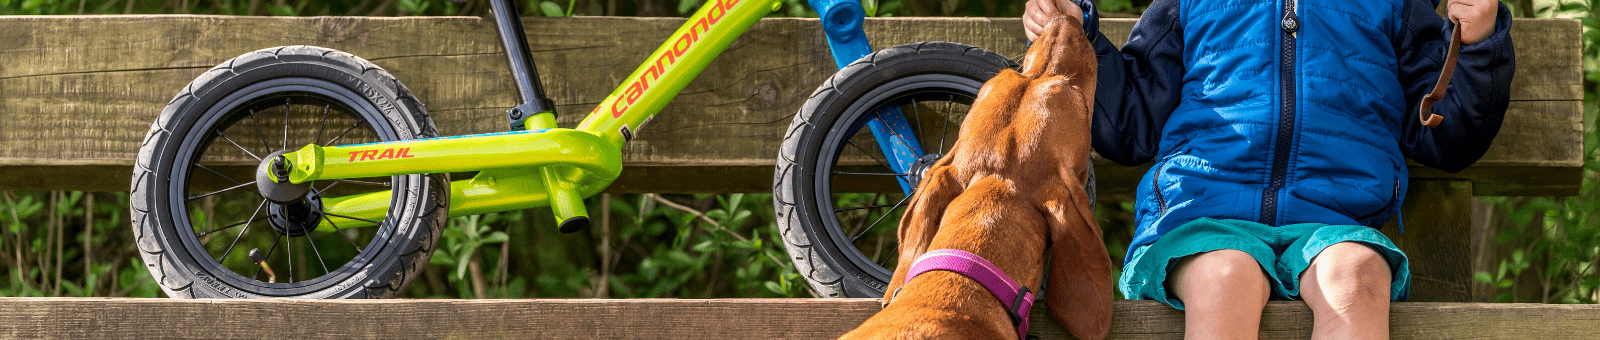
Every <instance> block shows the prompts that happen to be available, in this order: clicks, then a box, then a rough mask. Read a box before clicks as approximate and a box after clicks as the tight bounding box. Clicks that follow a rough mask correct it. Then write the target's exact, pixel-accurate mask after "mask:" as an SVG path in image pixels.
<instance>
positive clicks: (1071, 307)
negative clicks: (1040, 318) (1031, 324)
mask: <svg viewBox="0 0 1600 340" xmlns="http://www.w3.org/2000/svg"><path fill="white" fill-rule="evenodd" d="M1058 188H1059V189H1057V190H1051V191H1050V192H1048V193H1046V194H1047V195H1048V196H1045V197H1049V198H1048V199H1047V200H1046V201H1045V202H1044V203H1043V204H1044V205H1045V207H1044V210H1045V212H1046V217H1047V219H1048V220H1049V221H1050V242H1051V246H1050V278H1049V280H1050V282H1048V283H1046V284H1047V285H1048V287H1049V288H1048V289H1047V290H1046V291H1045V293H1044V295H1045V304H1046V305H1047V306H1049V307H1050V314H1051V315H1052V316H1055V318H1056V321H1058V322H1061V325H1062V326H1065V327H1066V328H1067V331H1068V332H1071V333H1072V336H1074V337H1077V338H1079V339H1103V338H1105V337H1106V334H1107V333H1109V332H1110V331H1111V300H1112V299H1111V298H1112V297H1113V295H1112V294H1113V293H1112V291H1111V256H1110V255H1109V254H1107V253H1106V246H1105V241H1104V240H1103V239H1101V234H1100V226H1099V224H1097V223H1096V222H1095V220H1094V212H1093V211H1091V210H1090V209H1089V197H1088V193H1086V192H1085V191H1084V189H1083V185H1082V184H1078V183H1076V182H1069V183H1067V186H1066V187H1058Z"/></svg>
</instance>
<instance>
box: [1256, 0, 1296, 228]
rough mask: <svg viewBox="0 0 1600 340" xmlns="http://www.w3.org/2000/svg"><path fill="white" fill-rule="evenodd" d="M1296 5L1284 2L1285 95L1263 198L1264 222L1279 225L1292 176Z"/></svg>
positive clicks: (1282, 83) (1280, 73) (1281, 82)
mask: <svg viewBox="0 0 1600 340" xmlns="http://www.w3.org/2000/svg"><path fill="white" fill-rule="evenodd" d="M1294 8H1295V0H1286V1H1284V4H1283V20H1281V21H1279V27H1280V28H1282V30H1281V32H1282V36H1283V43H1282V45H1281V46H1280V50H1279V54H1278V57H1279V58H1280V60H1279V62H1278V63H1279V67H1278V87H1279V92H1281V93H1282V97H1280V98H1279V101H1280V102H1281V104H1280V106H1279V109H1278V110H1279V113H1278V135H1277V138H1276V139H1277V140H1276V142H1275V143H1274V144H1273V145H1274V147H1273V150H1272V180H1271V182H1270V183H1269V185H1268V187H1267V191H1266V192H1264V193H1262V198H1261V223H1262V224H1266V225H1269V226H1276V225H1277V222H1278V191H1281V190H1283V187H1284V182H1285V181H1286V177H1288V172H1289V152H1290V146H1291V145H1293V144H1292V143H1294V120H1295V112H1294V111H1295V110H1294V99H1295V82H1294V75H1295V59H1294V46H1295V32H1296V31H1298V30H1299V29H1300V19H1299V18H1297V17H1296V16H1295V13H1294Z"/></svg>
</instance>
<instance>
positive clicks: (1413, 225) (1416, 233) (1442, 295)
mask: <svg viewBox="0 0 1600 340" xmlns="http://www.w3.org/2000/svg"><path fill="white" fill-rule="evenodd" d="M1472 185H1473V183H1472V182H1470V181H1463V180H1413V181H1411V185H1410V187H1409V188H1407V190H1406V201H1405V205H1404V206H1402V207H1401V208H1400V216H1397V217H1396V218H1394V219H1391V220H1390V221H1389V223H1388V224H1387V225H1384V227H1383V229H1382V231H1383V233H1384V235H1385V236H1388V237H1389V240H1391V241H1394V244H1395V246H1398V247H1400V251H1402V252H1405V253H1406V256H1407V258H1408V259H1409V261H1410V264H1411V265H1410V269H1411V301H1422V302H1460V301H1471V300H1470V299H1471V298H1472V289H1471V288H1472V271H1473V267H1472V254H1474V252H1475V251H1476V250H1477V249H1474V248H1473V247H1472ZM1399 220H1404V224H1401V225H1396V222H1397V221H1399Z"/></svg>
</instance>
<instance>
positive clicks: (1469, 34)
mask: <svg viewBox="0 0 1600 340" xmlns="http://www.w3.org/2000/svg"><path fill="white" fill-rule="evenodd" d="M1028 4H1030V5H1032V4H1033V2H1029V3H1028ZM1499 5H1500V1H1498V0H1450V4H1449V6H1450V7H1449V8H1450V20H1451V21H1456V22H1457V23H1458V24H1457V25H1456V29H1459V30H1461V44H1463V45H1472V44H1476V43H1478V42H1479V41H1483V39H1486V38H1488V37H1489V33H1490V32H1493V31H1494V22H1495V14H1496V13H1498V12H1499V11H1500V9H1499V8H1500V7H1499ZM1028 9H1029V10H1032V9H1033V8H1032V7H1029V8H1028ZM1024 16H1025V17H1026V15H1024ZM1023 21H1027V19H1023ZM1023 26H1027V24H1023ZM1030 34H1031V33H1030ZM1030 37H1031V35H1030Z"/></svg>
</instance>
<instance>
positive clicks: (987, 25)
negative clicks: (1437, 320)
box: [0, 15, 1582, 195]
mask: <svg viewBox="0 0 1600 340" xmlns="http://www.w3.org/2000/svg"><path fill="white" fill-rule="evenodd" d="M1515 22H1516V24H1514V26H1513V28H1512V30H1513V35H1514V37H1513V39H1515V40H1516V41H1517V44H1516V46H1517V53H1518V71H1517V78H1516V79H1514V80H1513V81H1514V90H1513V94H1512V96H1513V100H1514V102H1513V104H1512V107H1511V109H1510V110H1509V112H1508V113H1507V122H1506V127H1505V128H1504V129H1503V130H1502V132H1501V134H1500V136H1499V138H1497V139H1496V143H1495V145H1494V146H1493V147H1492V148H1491V149H1490V151H1489V153H1488V154H1487V155H1485V156H1484V158H1483V160H1481V161H1480V162H1479V163H1478V164H1479V165H1478V166H1477V167H1475V168H1473V169H1469V170H1468V171H1464V172H1462V173H1459V174H1445V173H1443V172H1439V171H1432V170H1430V169H1425V168H1420V167H1413V170H1414V172H1415V173H1416V174H1417V175H1418V176H1417V177H1418V178H1463V179H1470V180H1473V181H1474V182H1476V183H1478V185H1476V186H1475V188H1477V189H1476V190H1478V191H1477V192H1476V193H1477V194H1480V195H1494V194H1557V195H1562V194H1572V193H1576V190H1577V186H1578V184H1579V183H1580V181H1579V178H1580V176H1581V170H1580V169H1581V164H1582V163H1581V156H1580V155H1581V148H1582V147H1581V143H1578V142H1575V141H1578V140H1580V138H1581V135H1582V129H1581V123H1578V122H1579V121H1580V120H1581V118H1579V117H1581V116H1582V113H1581V109H1579V105H1580V104H1579V103H1580V102H1581V98H1582V96H1581V76H1580V74H1581V60H1580V58H1579V53H1580V52H1579V49H1580V47H1581V46H1579V45H1578V41H1579V39H1578V37H1577V35H1578V34H1579V32H1580V28H1579V24H1578V22H1577V21H1575V20H1566V19H1521V18H1519V19H1516V21H1515ZM681 23H682V19H678V18H615V17H582V18H525V19H524V26H525V27H526V29H527V30H528V31H529V32H533V33H532V34H531V36H532V38H531V39H530V40H531V41H530V45H531V49H532V50H533V51H534V59H535V60H536V61H538V62H539V63H540V65H542V66H543V67H542V69H541V70H540V71H541V75H542V77H541V78H542V80H543V82H544V84H545V85H546V87H547V91H548V92H549V93H550V95H551V96H553V97H554V99H555V100H556V101H557V104H558V105H557V107H558V109H559V110H560V112H562V113H563V115H562V116H561V118H560V119H559V121H560V122H561V124H562V125H563V126H572V125H574V124H575V123H576V122H577V121H578V120H579V118H581V116H582V115H583V114H585V113H587V112H588V111H589V110H590V109H591V108H592V107H593V105H595V104H596V103H598V102H599V101H600V100H601V99H602V98H603V97H604V96H605V95H606V94H608V93H609V92H610V89H611V88H612V87H614V86H615V84H618V83H620V82H621V80H622V78H623V77H625V76H626V75H627V74H628V73H629V72H630V71H632V69H633V67H634V66H635V65H636V64H637V63H639V62H640V61H641V60H643V59H644V58H645V57H646V56H647V55H648V54H649V53H650V52H651V51H652V50H653V49H654V47H655V44H656V42H657V41H660V40H662V39H665V38H666V36H667V35H668V34H669V33H670V32H672V31H673V29H674V28H676V27H677V26H678V25H679V24H681ZM1133 23H1134V20H1133V19H1106V20H1105V22H1103V23H1102V26H1101V27H1102V29H1103V30H1104V31H1105V32H1107V33H1108V36H1109V37H1111V39H1112V40H1114V41H1117V42H1118V43H1120V41H1121V40H1123V39H1126V34H1127V33H1126V32H1127V31H1128V30H1129V29H1131V27H1132V25H1133ZM866 29H867V32H868V35H869V37H870V38H871V39H872V41H873V42H874V44H875V46H876V47H880V48H881V47H884V46H890V45H895V44H901V43H908V42H915V41H927V40H947V41H955V42H961V43H966V44H971V45H975V46H981V47H985V48H989V49H992V50H994V51H996V52H998V53H1000V54H1002V55H1008V56H1017V55H1020V54H1021V52H1022V50H1023V44H1024V41H1023V40H1024V38H1023V35H1022V33H1021V25H1020V23H1019V22H1018V20H1017V19H1013V18H1005V19H989V18H898V19H872V20H868V22H867V24H866ZM495 39H496V38H495V35H494V33H493V27H492V25H490V23H489V22H487V21H485V20H482V19H480V18H464V17H443V18H438V17H434V18H366V17H319V18H284V17H225V16H189V15H181V16H81V17H80V16H19V17H0V56H4V57H5V58H6V60H7V62H6V63H3V64H0V93H5V95H4V96H0V118H3V119H0V188H7V189H38V188H50V189H80V190H126V188H127V185H126V178H128V177H127V176H124V175H123V174H126V173H128V171H125V170H126V169H128V167H129V166H131V163H132V159H133V158H134V155H135V153H136V152H137V146H138V144H139V141H140V139H141V138H142V137H143V136H144V134H145V132H146V131H148V129H149V126H150V125H149V124H150V122H151V121H153V119H154V117H155V115H156V114H157V113H158V112H159V111H160V109H161V107H163V106H164V105H165V104H166V103H167V101H168V100H170V99H171V96H172V95H173V94H175V93H177V90H178V89H179V88H181V87H182V86H184V84H186V83H187V82H188V81H190V80H191V79H193V77H195V76H196V75H198V74H199V73H201V72H203V71H204V70H206V69H208V68H210V67H211V66H213V65H216V64H218V63H221V62H223V61H225V60H227V59H229V58H232V57H234V56H237V55H239V54H243V53H246V52H249V51H253V50H256V49H261V48H266V47H272V46H278V45H294V44H306V45H318V46H325V47H330V48H335V49H340V50H343V51H346V52H350V53H354V54H356V55H358V56H362V57H364V58H367V59H369V60H372V61H373V62H374V63H376V64H378V65H379V66H382V67H384V68H385V69H387V70H389V71H390V72H391V73H393V74H394V75H395V76H396V77H397V78H399V79H400V80H401V81H402V82H403V83H405V84H406V85H407V86H408V87H409V88H411V89H412V90H413V91H414V92H416V94H417V95H418V97H419V98H420V99H421V100H422V101H423V102H424V103H426V104H427V106H428V109H429V111H430V113H431V114H432V116H433V117H434V119H435V121H436V122H438V124H439V127H440V130H441V131H442V133H444V134H445V135H462V134H474V133H487V132H496V131H503V130H505V129H506V128H505V127H504V125H505V121H504V118H503V115H502V112H503V110H505V109H506V108H509V107H510V106H512V105H514V102H513V101H514V99H513V95H512V92H513V89H512V85H511V84H510V82H509V81H508V79H509V78H508V76H507V71H506V70H505V66H504V65H505V61H504V59H503V56H502V54H501V53H500V46H499V44H498V43H497V42H496V40H495ZM834 70H835V67H834V66H833V62H832V61H831V59H830V57H829V56H828V54H827V48H826V44H825V43H824V42H823V37H822V35H821V33H820V29H819V25H818V23H817V21H816V20H815V19H792V18H771V19H763V20H761V21H760V22H759V23H757V24H756V25H755V26H754V27H753V28H752V29H751V31H750V32H749V33H747V34H746V35H745V36H743V37H741V38H740V39H738V40H737V41H735V42H734V43H733V45H732V46H731V47H730V49H729V50H728V51H727V52H726V53H725V54H724V55H723V56H721V57H719V58H718V59H717V61H716V62H715V63H714V64H712V65H711V66H709V67H708V68H707V69H706V70H705V73H704V74H703V75H702V76H701V77H700V78H699V79H697V80H695V81H693V82H691V83H690V84H689V86H688V87H687V88H686V89H685V90H684V92H683V94H682V95H680V96H679V97H678V98H677V99H676V100H675V101H674V102H673V104H671V105H669V106H668V107H667V108H666V110H665V111H664V112H663V113H662V114H661V117H659V118H658V119H656V120H655V121H654V122H652V123H651V126H650V127H649V128H648V129H645V130H644V131H643V132H642V133H641V134H640V136H641V137H640V138H639V139H637V140H635V141H634V142H633V143H629V144H628V145H627V146H626V150H625V151H624V155H625V163H626V164H627V165H628V166H629V167H630V168H629V170H627V171H628V172H641V171H642V173H639V174H636V175H634V176H635V177H640V176H642V175H654V174H656V173H652V172H650V170H646V169H645V168H650V167H663V168H671V167H679V166H690V167H699V166H712V167H720V166H733V167H734V168H731V169H729V170H725V171H721V172H720V173H722V174H725V175H728V176H731V177H734V178H741V179H743V180H740V181H736V184H732V185H730V184H724V183H720V182H718V181H713V180H708V179H707V178H704V177H686V178H672V180H670V181H667V180H659V179H660V178H659V177H654V178H656V179H658V180H655V181H648V180H646V181H638V182H629V181H626V180H624V181H619V184H618V185H619V186H625V187H626V188H628V189H625V190H626V191H635V190H637V191H663V192H668V191H677V190H682V191H698V192H732V191H752V192H761V191H766V190H768V188H767V186H766V185H751V184H755V183H761V182H764V181H762V180H760V178H761V177H762V176H764V175H763V174H764V173H765V174H770V171H771V170H770V167H771V165H772V163H773V159H774V158H775V157H776V153H777V146H778V145H779V143H780V142H781V141H780V138H781V136H782V134H783V132H784V129H785V127H787V126H788V124H789V122H790V120H792V117H793V114H794V112H795V110H796V109H797V108H798V107H800V105H801V104H802V103H803V102H804V100H805V98H806V97H807V96H808V94H810V93H811V91H812V90H813V89H815V86H816V84H820V83H821V82H822V81H823V80H824V79H825V78H826V77H827V76H828V75H830V74H831V73H832V72H833V71H834ZM1099 168H1100V170H1098V171H1099V172H1100V173H1101V174H1103V176H1105V177H1108V178H1113V177H1114V178H1137V172H1138V171H1139V169H1137V168H1135V169H1128V168H1121V167H1115V166H1100V167H1099ZM1479 169H1483V170H1479ZM702 172H703V171H698V170H694V171H676V170H668V171H665V172H664V173H674V174H695V173H702ZM1526 173H1539V174H1540V175H1539V176H1537V177H1534V178H1530V177H1527V176H1525V175H1524V174H1526ZM24 175H27V176H24ZM624 176H628V175H624ZM86 177H95V179H93V180H82V179H83V178H86ZM665 183H688V184H674V185H670V186H666V187H661V188H659V189H658V188H657V187H654V186H653V185H660V184H665ZM1132 184H1133V182H1125V181H1118V182H1110V183H1107V184H1103V186H1105V187H1106V190H1107V191H1108V192H1117V191H1118V190H1127V189H1126V186H1131V185H1132Z"/></svg>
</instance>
